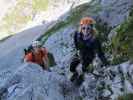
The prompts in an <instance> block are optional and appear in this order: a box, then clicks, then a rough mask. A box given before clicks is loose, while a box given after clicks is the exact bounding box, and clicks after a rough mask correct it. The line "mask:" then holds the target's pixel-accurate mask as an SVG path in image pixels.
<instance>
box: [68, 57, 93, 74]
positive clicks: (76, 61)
mask: <svg viewBox="0 0 133 100" xmlns="http://www.w3.org/2000/svg"><path fill="white" fill-rule="evenodd" d="M79 63H81V64H82V71H83V72H88V68H87V67H88V66H89V65H90V64H91V63H92V60H89V59H82V58H81V57H79V56H78V55H74V57H73V58H72V61H71V63H70V71H71V72H72V73H75V72H76V68H77V66H78V64H79Z"/></svg>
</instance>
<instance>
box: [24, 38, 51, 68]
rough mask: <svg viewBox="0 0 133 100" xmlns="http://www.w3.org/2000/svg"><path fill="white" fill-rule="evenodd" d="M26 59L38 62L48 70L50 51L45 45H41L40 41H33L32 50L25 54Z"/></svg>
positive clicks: (26, 60)
mask: <svg viewBox="0 0 133 100" xmlns="http://www.w3.org/2000/svg"><path fill="white" fill-rule="evenodd" d="M31 48H32V49H31ZM24 61H25V62H33V63H36V64H38V65H40V66H42V68H43V69H45V70H48V64H49V61H48V51H47V49H46V48H45V47H41V43H40V42H39V41H33V42H32V46H31V47H30V50H29V51H28V52H27V53H26V54H25V57H24Z"/></svg>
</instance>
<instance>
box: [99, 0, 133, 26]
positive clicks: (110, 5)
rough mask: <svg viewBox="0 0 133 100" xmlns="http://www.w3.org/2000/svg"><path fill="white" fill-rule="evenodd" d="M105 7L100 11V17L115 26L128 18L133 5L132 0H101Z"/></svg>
mask: <svg viewBox="0 0 133 100" xmlns="http://www.w3.org/2000/svg"><path fill="white" fill-rule="evenodd" d="M101 5H102V7H103V10H102V12H100V18H101V19H102V20H103V21H104V22H106V23H108V25H109V26H111V27H115V26H117V25H119V24H121V23H122V22H123V20H125V19H127V17H128V14H129V11H130V9H131V7H132V5H133V1H132V0H126V1H125V0H101Z"/></svg>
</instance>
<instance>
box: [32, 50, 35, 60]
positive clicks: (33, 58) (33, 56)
mask: <svg viewBox="0 0 133 100" xmlns="http://www.w3.org/2000/svg"><path fill="white" fill-rule="evenodd" d="M31 54H32V61H33V62H35V55H34V53H33V52H32V51H31Z"/></svg>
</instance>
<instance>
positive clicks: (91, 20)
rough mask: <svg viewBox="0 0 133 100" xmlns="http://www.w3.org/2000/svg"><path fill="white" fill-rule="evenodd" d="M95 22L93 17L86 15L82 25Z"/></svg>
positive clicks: (81, 22)
mask: <svg viewBox="0 0 133 100" xmlns="http://www.w3.org/2000/svg"><path fill="white" fill-rule="evenodd" d="M88 24H94V20H93V18H91V17H84V18H82V19H81V20H80V25H88Z"/></svg>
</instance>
